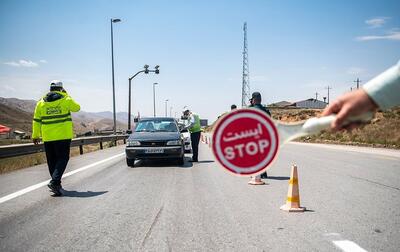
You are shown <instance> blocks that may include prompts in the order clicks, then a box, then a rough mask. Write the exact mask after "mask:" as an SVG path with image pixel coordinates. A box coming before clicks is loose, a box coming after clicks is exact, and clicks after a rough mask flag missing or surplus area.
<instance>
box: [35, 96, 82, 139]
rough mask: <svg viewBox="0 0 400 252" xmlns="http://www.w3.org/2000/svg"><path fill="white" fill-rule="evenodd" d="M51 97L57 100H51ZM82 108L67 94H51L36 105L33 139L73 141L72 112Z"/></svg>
mask: <svg viewBox="0 0 400 252" xmlns="http://www.w3.org/2000/svg"><path fill="white" fill-rule="evenodd" d="M49 95H51V96H52V97H55V98H54V99H51V98H49ZM80 108H81V107H80V106H79V104H78V103H76V102H75V101H74V100H73V99H72V98H71V97H70V96H69V95H68V94H67V93H64V92H58V91H53V92H50V93H49V94H47V95H46V96H44V97H43V98H42V99H41V100H40V101H38V103H37V104H36V108H35V113H34V115H33V122H32V139H35V138H42V140H43V142H50V141H57V140H66V139H72V137H73V125H72V118H71V112H78V111H79V110H80Z"/></svg>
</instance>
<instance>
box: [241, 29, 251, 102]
mask: <svg viewBox="0 0 400 252" xmlns="http://www.w3.org/2000/svg"><path fill="white" fill-rule="evenodd" d="M243 32H244V39H243V72H242V108H243V107H246V104H247V102H248V100H249V99H250V76H249V74H250V73H249V60H248V52H247V23H246V22H244V25H243Z"/></svg>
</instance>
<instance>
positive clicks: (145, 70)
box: [143, 64, 149, 74]
mask: <svg viewBox="0 0 400 252" xmlns="http://www.w3.org/2000/svg"><path fill="white" fill-rule="evenodd" d="M143 67H144V73H145V74H148V73H149V65H147V64H146V65H144V66H143Z"/></svg>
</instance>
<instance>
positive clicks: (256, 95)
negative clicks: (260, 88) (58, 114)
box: [251, 92, 261, 99]
mask: <svg viewBox="0 0 400 252" xmlns="http://www.w3.org/2000/svg"><path fill="white" fill-rule="evenodd" d="M251 99H261V94H260V92H254V93H252V94H251Z"/></svg>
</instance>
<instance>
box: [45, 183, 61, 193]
mask: <svg viewBox="0 0 400 252" xmlns="http://www.w3.org/2000/svg"><path fill="white" fill-rule="evenodd" d="M47 187H49V188H50V191H51V192H52V193H54V196H61V195H62V193H61V189H62V187H61V185H55V184H53V183H51V182H50V183H48V184H47Z"/></svg>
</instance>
